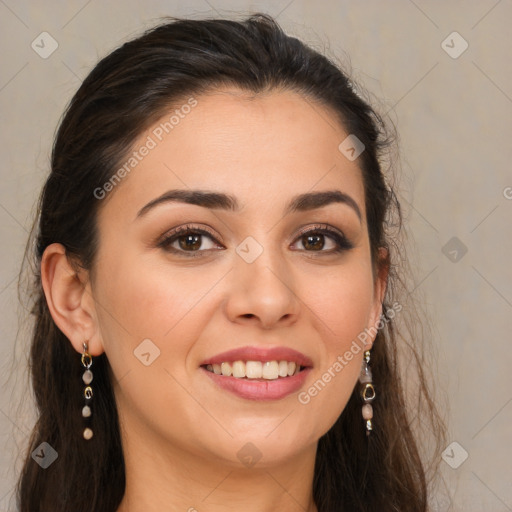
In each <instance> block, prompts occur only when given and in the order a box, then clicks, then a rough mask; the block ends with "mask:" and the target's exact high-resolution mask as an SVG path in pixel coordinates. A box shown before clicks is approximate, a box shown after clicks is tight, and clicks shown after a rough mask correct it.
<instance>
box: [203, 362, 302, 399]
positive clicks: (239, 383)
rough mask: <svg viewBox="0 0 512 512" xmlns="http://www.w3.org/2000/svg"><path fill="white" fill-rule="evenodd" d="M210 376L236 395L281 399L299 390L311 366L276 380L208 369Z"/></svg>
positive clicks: (204, 370) (249, 397)
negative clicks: (234, 375)
mask: <svg viewBox="0 0 512 512" xmlns="http://www.w3.org/2000/svg"><path fill="white" fill-rule="evenodd" d="M200 370H202V371H203V372H206V374H207V375H208V377H210V379H212V380H213V382H215V384H217V385H218V386H220V387H221V388H222V389H225V390H227V391H230V392H231V393H234V394H235V395H237V396H239V397H241V398H245V399H247V400H279V399H280V398H284V397H285V396H288V395H289V394H291V393H294V392H295V391H298V390H299V389H300V388H301V387H302V385H303V384H304V381H305V380H306V378H307V376H308V374H309V372H310V370H311V368H305V369H304V370H302V371H300V372H299V373H297V374H296V375H292V376H291V377H284V378H278V379H274V380H270V379H269V380H256V379H239V378H237V377H226V376H224V375H218V374H217V373H213V372H210V371H208V370H207V369H206V368H203V367H200Z"/></svg>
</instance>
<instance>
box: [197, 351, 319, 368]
mask: <svg viewBox="0 0 512 512" xmlns="http://www.w3.org/2000/svg"><path fill="white" fill-rule="evenodd" d="M233 361H261V362H266V361H293V362H295V363H297V364H298V365H300V366H313V361H312V360H311V359H310V358H309V357H308V356H306V355H304V354H302V353H301V352H298V351H297V350H295V349H293V348H289V347H256V346H247V347H240V348H235V349H233V350H228V351H227V352H222V353H220V354H217V355H215V356H212V357H209V358H208V359H205V360H204V361H203V362H202V363H201V364H200V366H203V365H206V364H215V363H217V364H221V363H224V362H233Z"/></svg>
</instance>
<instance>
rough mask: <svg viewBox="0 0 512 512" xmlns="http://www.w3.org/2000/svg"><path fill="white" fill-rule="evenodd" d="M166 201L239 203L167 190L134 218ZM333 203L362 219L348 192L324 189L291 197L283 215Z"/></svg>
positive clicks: (231, 206) (233, 206)
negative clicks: (346, 207) (342, 205)
mask: <svg viewBox="0 0 512 512" xmlns="http://www.w3.org/2000/svg"><path fill="white" fill-rule="evenodd" d="M168 202H180V203H186V204H193V205H196V206H202V207H204V208H211V209H221V210H229V211H233V212H237V211H239V210H240V205H239V203H238V201H237V199H236V197H234V196H232V195H229V194H224V193H221V192H210V191H204V190H179V189H177V190H168V191H167V192H165V193H164V194H162V195H161V196H159V197H157V198H156V199H153V200H152V201H150V202H149V203H148V204H146V205H145V206H143V207H142V208H141V209H140V210H139V212H138V213H137V216H136V219H138V218H140V217H142V216H143V215H145V214H146V213H147V212H149V211H150V210H152V209H153V208H155V207H156V206H158V205H161V204H164V203H168ZM333 203H342V204H346V205H348V206H350V207H351V208H352V209H353V210H354V211H355V212H356V214H357V216H358V218H359V222H361V221H362V215H361V210H360V209H359V206H358V204H357V203H356V201H355V200H354V199H353V198H352V197H351V196H349V195H348V194H346V193H344V192H341V191H340V190H326V191H323V192H307V193H305V194H300V195H298V196H294V197H292V199H291V201H290V202H289V203H288V205H287V206H286V208H285V210H284V215H289V214H290V213H295V212H304V211H309V210H314V209H316V208H322V207H324V206H328V205H330V204H333Z"/></svg>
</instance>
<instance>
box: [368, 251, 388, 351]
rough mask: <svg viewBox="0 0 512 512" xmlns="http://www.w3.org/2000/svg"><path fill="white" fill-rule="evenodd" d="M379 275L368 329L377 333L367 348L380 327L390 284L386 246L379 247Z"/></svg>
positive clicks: (376, 280)
mask: <svg viewBox="0 0 512 512" xmlns="http://www.w3.org/2000/svg"><path fill="white" fill-rule="evenodd" d="M376 272H377V275H376V276H375V279H374V281H375V284H374V288H373V306H372V311H371V313H370V318H369V323H368V330H369V331H370V332H372V333H375V336H372V337H371V338H372V339H371V342H370V341H368V345H369V346H367V347H366V350H370V349H371V348H372V346H373V342H374V341H375V337H376V336H377V331H378V329H379V327H378V325H379V322H380V319H381V316H382V303H383V302H384V296H385V295H386V288H387V284H388V275H389V251H388V250H387V249H386V248H385V247H379V253H378V262H377V271H376Z"/></svg>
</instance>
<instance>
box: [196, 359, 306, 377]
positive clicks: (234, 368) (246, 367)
mask: <svg viewBox="0 0 512 512" xmlns="http://www.w3.org/2000/svg"><path fill="white" fill-rule="evenodd" d="M201 368H204V369H205V370H207V371H209V372H211V373H215V374H217V375H222V376H224V377H235V378H237V379H245V380H260V381H261V380H277V379H285V378H287V377H292V376H294V375H297V374H298V373H300V372H301V371H303V370H304V369H305V368H306V366H301V365H298V364H297V363H295V362H294V361H284V360H281V361H265V362H262V361H241V360H240V361H233V362H223V363H220V364H217V363H214V364H205V365H202V366H201Z"/></svg>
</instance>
